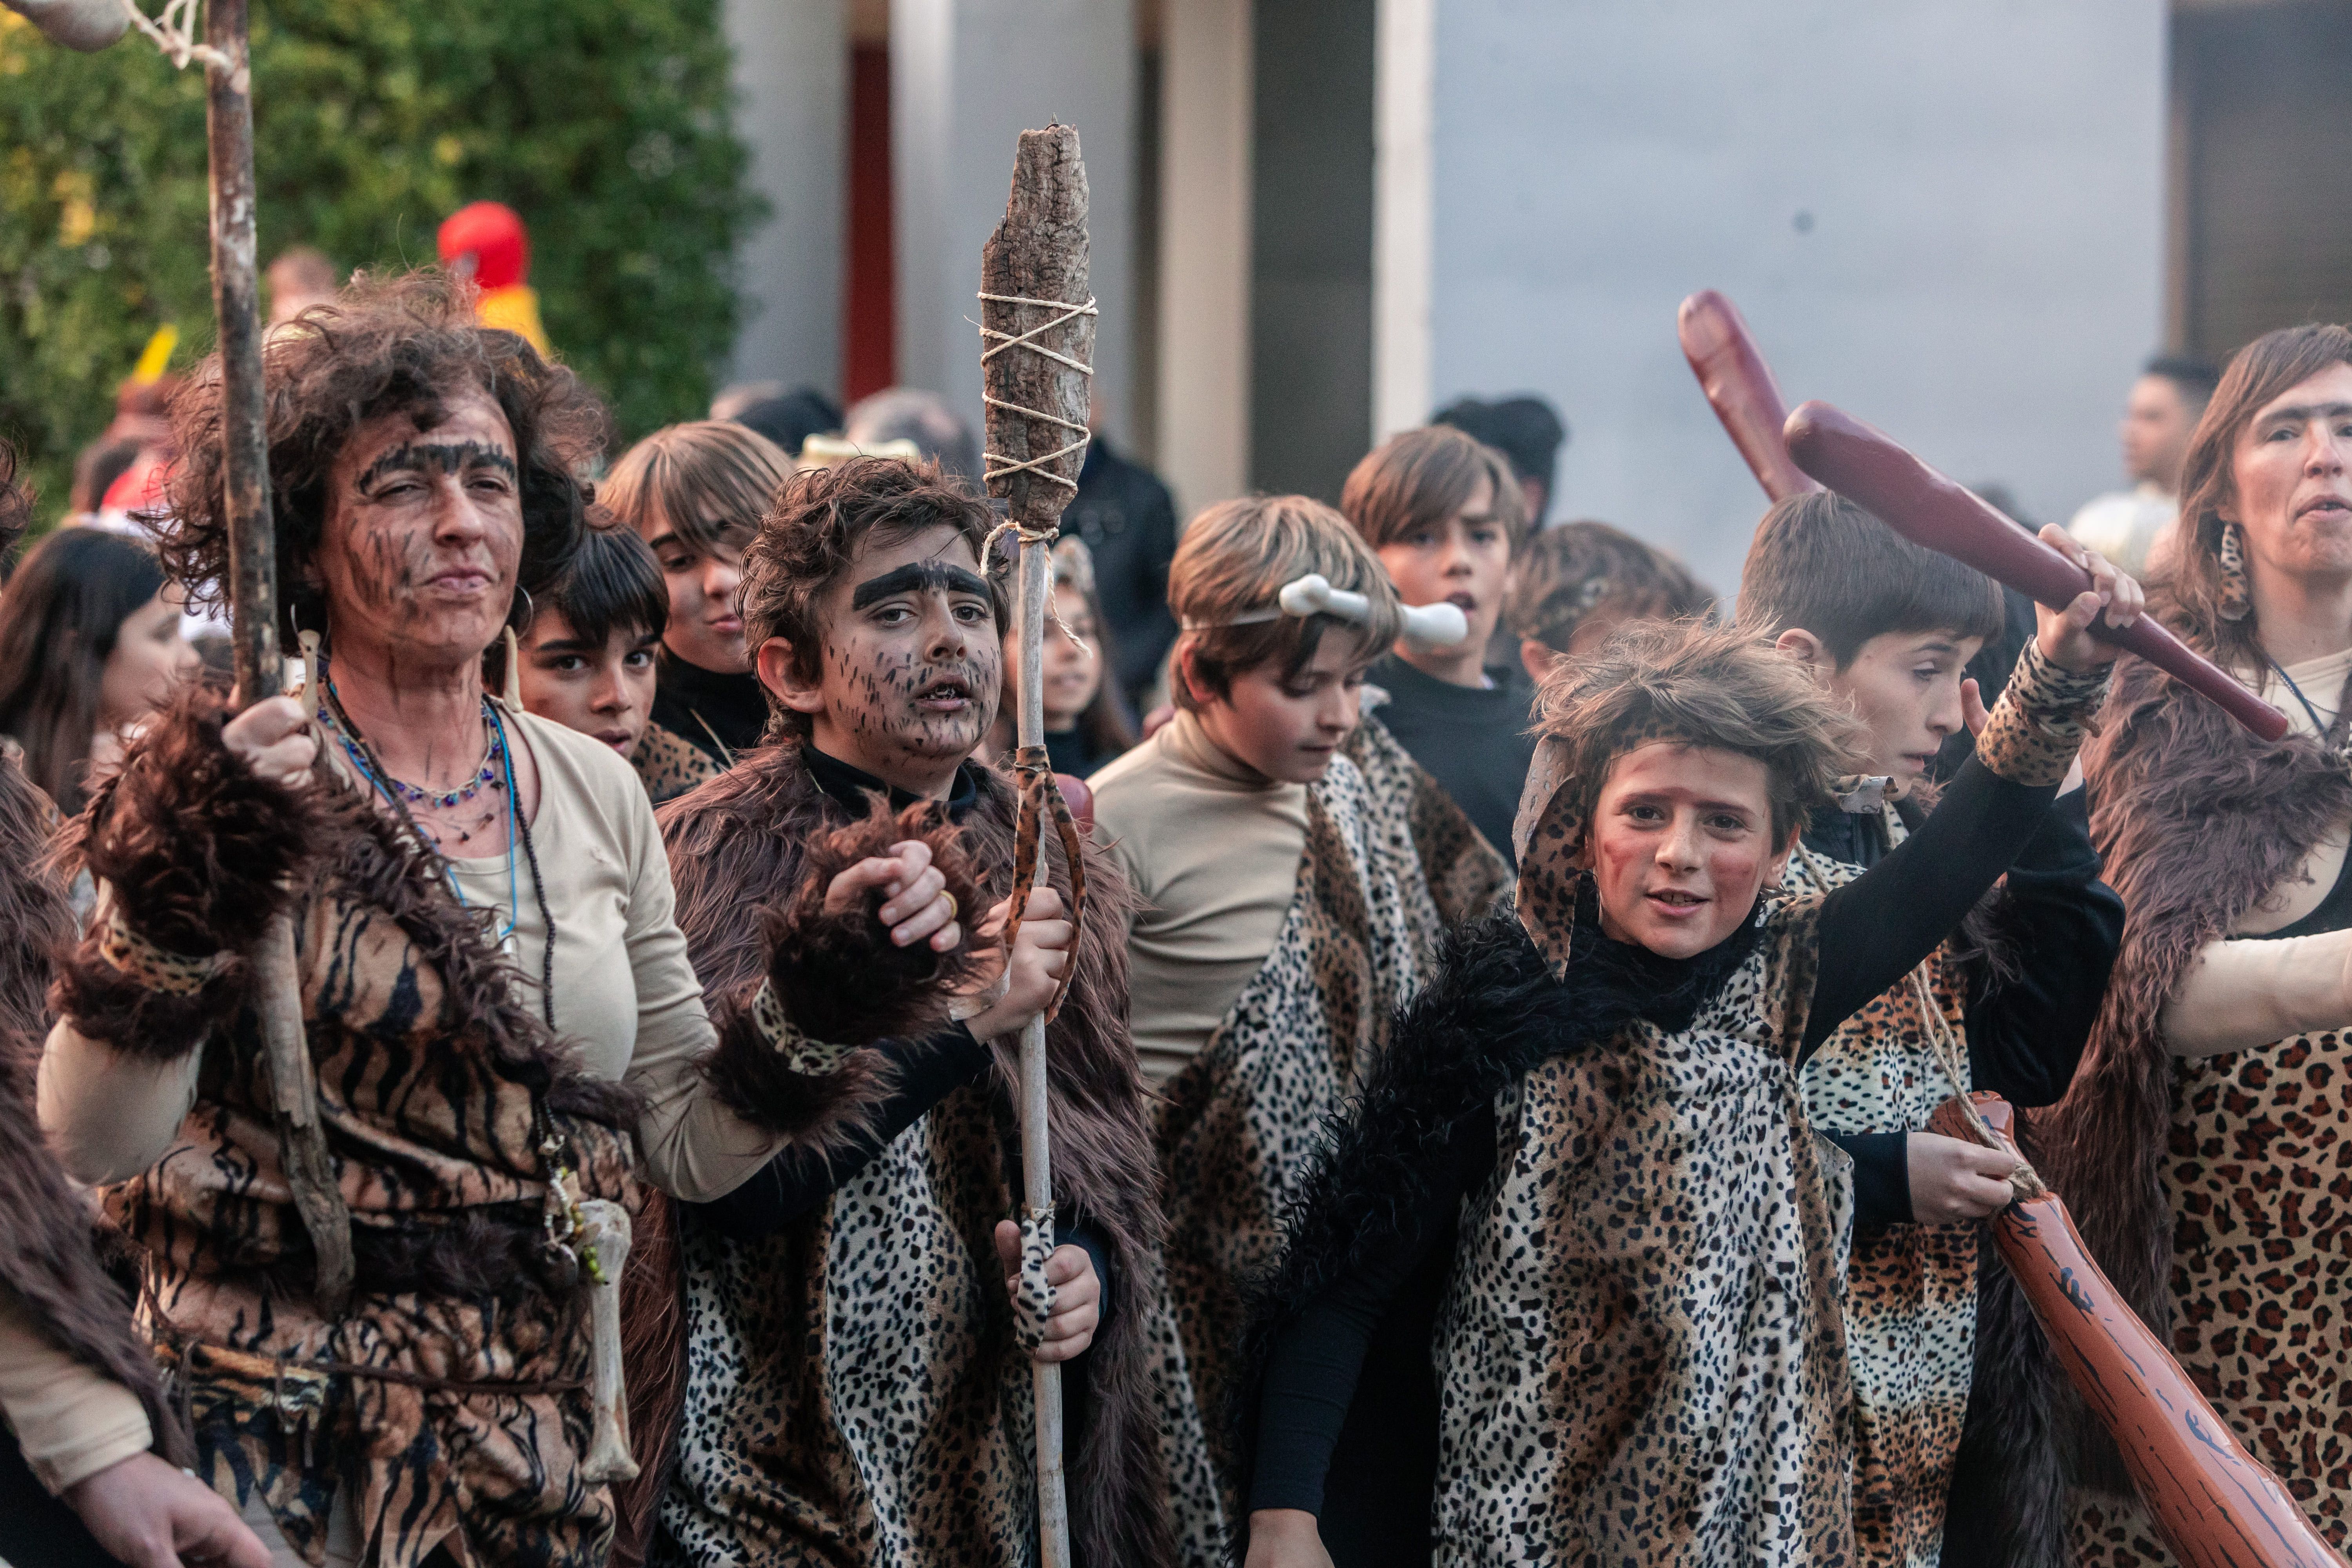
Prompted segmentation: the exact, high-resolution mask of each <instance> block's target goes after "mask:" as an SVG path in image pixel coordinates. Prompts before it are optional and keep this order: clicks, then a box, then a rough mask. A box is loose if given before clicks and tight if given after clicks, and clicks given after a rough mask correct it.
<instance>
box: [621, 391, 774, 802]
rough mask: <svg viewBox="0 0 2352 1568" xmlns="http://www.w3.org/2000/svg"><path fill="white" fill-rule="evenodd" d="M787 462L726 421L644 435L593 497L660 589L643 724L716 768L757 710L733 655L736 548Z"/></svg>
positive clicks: (757, 724)
mask: <svg viewBox="0 0 2352 1568" xmlns="http://www.w3.org/2000/svg"><path fill="white" fill-rule="evenodd" d="M792 471H793V464H792V458H791V457H790V456H789V455H788V454H786V453H785V452H784V451H783V450H782V448H781V447H778V446H777V445H776V444H775V443H774V442H772V441H771V440H769V439H768V438H767V437H764V436H761V435H760V434H759V433H757V432H756V431H753V430H751V429H749V428H747V427H745V426H741V425H738V424H736V423H734V422H733V421H732V420H727V419H698V420H695V421H693V422H691V423H689V424H685V425H672V426H669V427H668V428H667V429H664V430H656V431H655V432H654V433H653V434H652V435H650V436H648V437H646V438H645V439H644V440H642V441H640V442H638V443H637V444H636V445H635V446H634V447H630V448H629V449H628V451H627V452H625V453H624V454H623V455H622V458H621V460H620V461H619V462H617V463H615V464H614V465H613V470H612V472H611V473H610V474H609V475H607V476H606V478H605V480H604V484H603V485H602V486H601V487H600V488H599V491H598V498H599V499H600V500H602V501H603V502H604V505H605V506H606V507H607V508H608V509H610V510H611V511H612V513H613V515H614V517H615V518H616V519H618V520H619V521H620V522H621V524H622V525H623V526H624V527H626V528H631V529H634V530H635V531H636V534H637V537H638V538H640V539H642V540H644V541H645V542H646V543H647V544H648V545H650V546H652V547H653V552H654V559H655V560H656V562H658V563H660V565H661V570H662V576H663V578H664V579H665V580H666V581H667V583H668V584H669V624H668V626H667V627H666V628H665V629H664V631H663V633H662V652H661V658H660V660H659V666H658V668H659V679H658V683H657V687H656V691H655V694H654V708H653V721H654V722H655V723H656V724H658V725H660V726H661V727H662V728H663V729H665V730H667V731H670V732H671V733H673V734H675V735H677V736H678V737H680V738H681V739H683V740H684V741H686V742H687V743H688V744H689V745H691V746H693V747H695V748H696V749H697V750H698V751H700V752H703V753H704V754H705V755H706V756H708V757H709V759H710V761H711V762H712V763H715V764H716V765H717V766H718V767H719V768H722V769H724V768H730V767H733V766H734V765H735V759H736V757H737V756H738V755H739V754H740V753H741V752H745V751H748V750H750V749H751V747H753V746H756V745H758V744H759V743H760V742H761V736H762V735H763V734H764V733H765V732H766V731H767V727H768V700H767V698H766V696H765V695H764V694H763V693H762V692H761V689H760V682H759V679H758V678H757V677H756V676H754V675H753V674H752V673H751V654H750V653H749V652H748V651H747V650H746V649H745V648H744V646H743V616H742V608H741V605H740V603H739V602H738V600H739V590H740V589H741V587H742V586H743V548H744V546H745V545H747V544H749V543H751V538H752V535H753V534H754V533H756V532H757V531H759V527H760V519H761V517H762V516H764V515H765V514H766V512H767V510H768V504H769V502H770V501H772V500H773V499H774V498H775V494H776V491H777V490H778V489H779V488H781V487H782V484H783V482H784V480H785V479H786V478H787V477H789V476H790V475H791V473H792Z"/></svg>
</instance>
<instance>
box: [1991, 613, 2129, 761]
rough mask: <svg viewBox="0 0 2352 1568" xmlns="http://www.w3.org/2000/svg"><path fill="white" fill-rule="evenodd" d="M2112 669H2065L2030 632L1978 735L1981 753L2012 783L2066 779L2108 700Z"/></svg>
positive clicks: (2100, 667)
mask: <svg viewBox="0 0 2352 1568" xmlns="http://www.w3.org/2000/svg"><path fill="white" fill-rule="evenodd" d="M2112 668H2114V667H2113V666H2111V665H2101V666H2099V667H2098V668H2096V669H2093V670H2088V671H2077V670H2072V669H2067V668H2063V667H2061V666H2059V665H2056V664H2053V663H2052V662H2051V661H2050V660H2049V659H2047V658H2043V657H2042V645H2041V643H2040V642H2039V641H2038V640H2037V639H2035V638H2032V637H2028V638H2027V639H2026V641H2025V649H2024V651H2023V652H2022V653H2021V654H2019V655H2018V657H2017V671H2016V673H2015V674H2013V675H2011V677H2010V678H2009V685H2008V686H2007V687H2006V688H2004V689H2002V691H2001V694H2000V701H1998V702H1996V703H1994V704H1993V708H1992V714H1991V716H1990V718H1989V719H1988V720H1987V721H1986V722H1985V727H1984V733H1983V734H1981V735H1979V736H1978V737H1977V756H1978V758H1979V760H1981V761H1982V762H1983V763H1984V765H1985V766H1987V767H1989V768H1990V769H1991V770H1992V771H1993V772H1994V773H1999V774H2000V776H2001V777H2002V778H2005V779H2007V780H2008V781H2009V782H2010V783H2011V784H2032V785H2042V784H2062V783H2063V782H2064V781H2065V778H2066V771H2067V769H2069V768H2070V767H2072V766H2073V765H2074V753H2075V752H2079V751H2081V750H2082V749H2083V741H2084V737H2085V736H2086V735H2088V734H2089V733H2090V721H2091V718H2092V716H2093V715H2094V714H2095V713H2096V712H2097V711H2098V710H2099V705H2100V703H2102V702H2104V701H2105V700H2106V695H2107V674H2108V671H2109V670H2110V669H2112Z"/></svg>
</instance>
